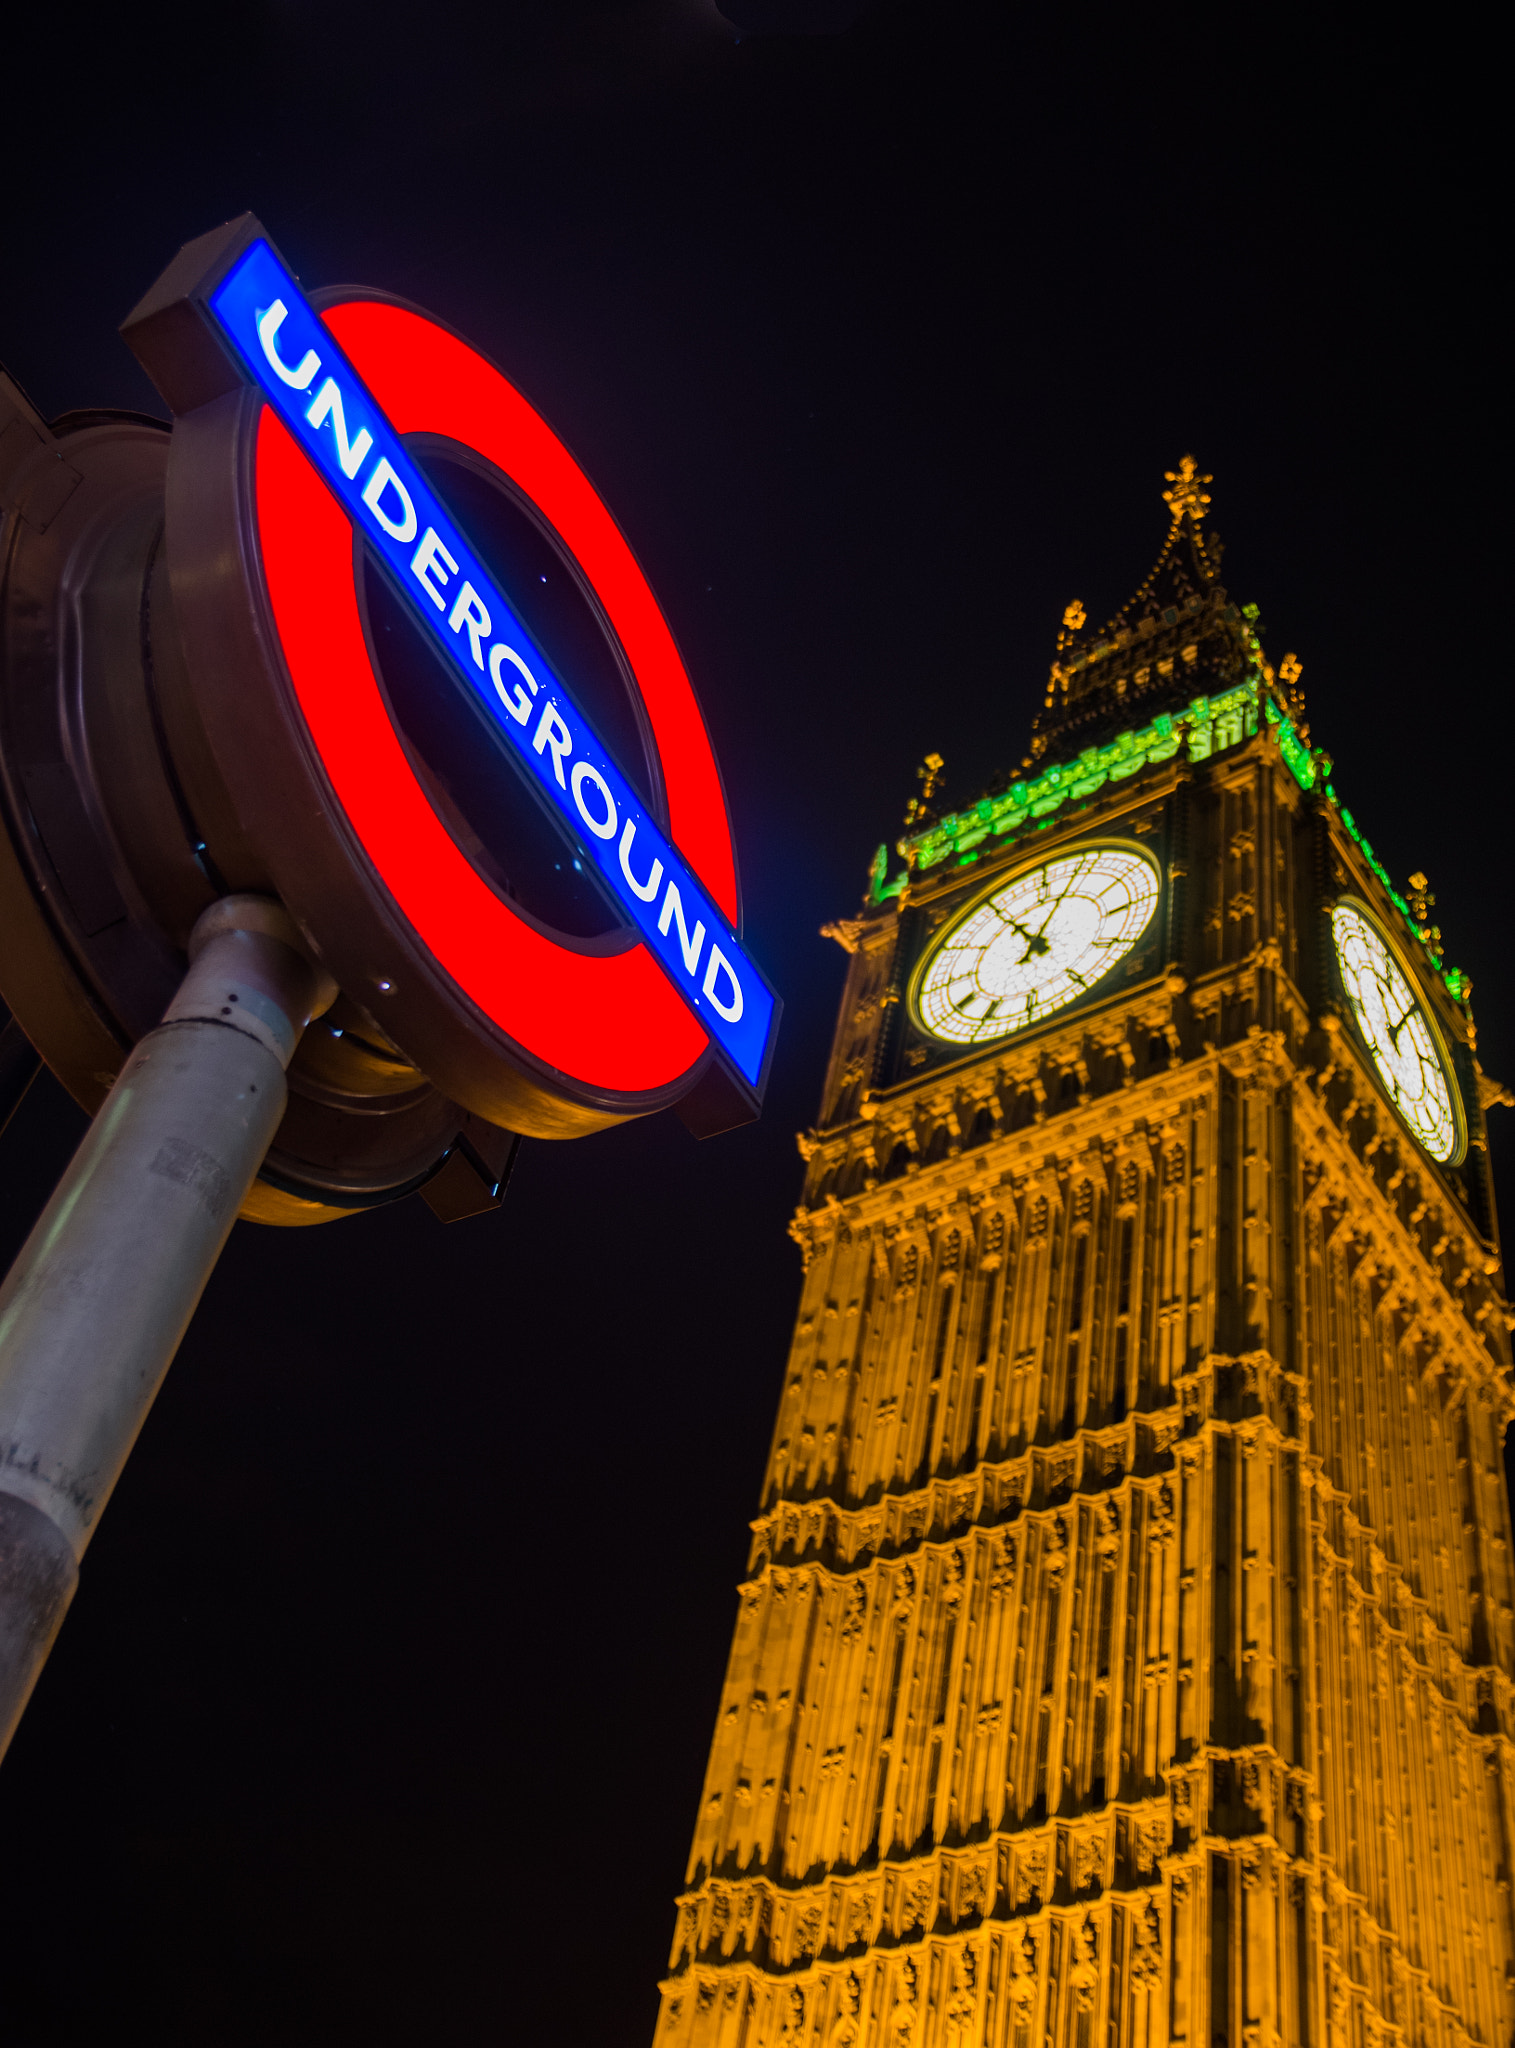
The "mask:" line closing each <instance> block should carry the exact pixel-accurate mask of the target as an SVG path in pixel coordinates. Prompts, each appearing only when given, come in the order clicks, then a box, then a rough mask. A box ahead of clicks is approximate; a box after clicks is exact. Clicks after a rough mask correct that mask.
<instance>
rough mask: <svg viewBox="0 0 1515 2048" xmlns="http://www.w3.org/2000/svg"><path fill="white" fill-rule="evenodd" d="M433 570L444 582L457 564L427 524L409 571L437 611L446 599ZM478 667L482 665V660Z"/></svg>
mask: <svg viewBox="0 0 1515 2048" xmlns="http://www.w3.org/2000/svg"><path fill="white" fill-rule="evenodd" d="M433 572H435V574H436V575H437V576H438V578H439V579H440V581H441V582H443V583H445V582H446V581H447V579H448V577H449V576H456V574H457V573H458V565H457V563H456V562H455V561H454V560H453V558H452V556H451V555H450V554H448V552H447V550H446V548H444V547H443V545H442V543H441V541H440V540H438V538H437V529H436V528H435V527H434V526H428V527H427V529H426V531H425V532H424V533H423V534H422V535H421V545H420V546H419V547H418V548H417V549H416V551H415V553H414V554H413V555H412V556H411V558H410V573H411V575H412V576H414V577H415V579H416V581H417V583H419V584H420V586H421V588H422V589H423V590H424V591H425V592H426V595H427V596H428V597H429V598H430V599H431V601H432V603H433V604H434V605H435V606H436V608H437V610H438V611H439V612H445V611H446V609H447V600H446V598H445V597H443V595H442V593H441V591H440V589H439V588H438V587H437V584H435V583H433V582H432V580H431V579H432V575H433ZM479 666H480V668H482V667H483V666H484V664H483V663H482V662H480V664H479Z"/></svg>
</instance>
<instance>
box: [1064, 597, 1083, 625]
mask: <svg viewBox="0 0 1515 2048" xmlns="http://www.w3.org/2000/svg"><path fill="white" fill-rule="evenodd" d="M1088 617H1089V614H1088V613H1087V612H1086V611H1085V610H1084V601H1083V599H1082V598H1081V597H1076V598H1074V600H1073V602H1072V604H1070V605H1069V606H1068V609H1067V610H1066V611H1065V612H1064V613H1063V626H1064V629H1065V630H1066V631H1067V632H1069V633H1081V632H1082V631H1083V629H1084V625H1085V623H1086V621H1087V620H1088Z"/></svg>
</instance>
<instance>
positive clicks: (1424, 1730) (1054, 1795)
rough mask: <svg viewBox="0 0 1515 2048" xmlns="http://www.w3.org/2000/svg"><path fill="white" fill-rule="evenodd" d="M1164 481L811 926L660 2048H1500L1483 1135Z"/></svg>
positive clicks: (1286, 680) (1503, 1957)
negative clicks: (739, 1544) (859, 891)
mask: <svg viewBox="0 0 1515 2048" xmlns="http://www.w3.org/2000/svg"><path fill="white" fill-rule="evenodd" d="M1208 481H1209V479H1208V478H1206V477H1203V476H1200V475H1199V474H1198V473H1197V472H1196V470H1195V467H1194V464H1193V462H1192V461H1191V460H1190V459H1188V458H1186V459H1185V461H1184V463H1183V464H1182V465H1181V466H1180V468H1179V469H1178V470H1177V471H1176V472H1175V473H1174V474H1173V475H1172V476H1171V477H1170V478H1169V489H1168V490H1167V491H1166V492H1165V493H1164V496H1165V497H1166V499H1167V501H1168V505H1169V509H1170V512H1171V515H1172V517H1171V526H1170V530H1169V533H1168V537H1167V541H1166V543H1165V545H1164V547H1163V550H1162V553H1161V555H1160V557H1159V560H1158V562H1157V565H1156V567H1155V568H1154V570H1153V572H1152V574H1151V575H1150V576H1149V577H1148V578H1147V580H1146V581H1145V582H1144V583H1143V584H1142V585H1141V587H1140V589H1139V590H1138V591H1137V593H1136V595H1135V597H1134V598H1133V599H1132V600H1131V602H1130V603H1129V604H1128V605H1127V606H1126V607H1125V608H1124V610H1123V611H1121V612H1120V613H1118V614H1117V615H1116V616H1115V617H1114V618H1113V619H1112V620H1111V621H1110V623H1109V624H1108V625H1106V626H1105V627H1104V628H1103V629H1101V630H1099V631H1094V630H1092V628H1091V627H1090V625H1089V623H1088V622H1087V621H1086V619H1085V616H1084V612H1083V608H1082V606H1081V605H1078V604H1074V605H1070V606H1069V608H1068V611H1067V613H1066V615H1065V619H1064V625H1063V631H1062V633H1061V635H1060V637H1059V640H1058V645H1057V651H1056V658H1055V660H1054V662H1053V664H1052V672H1051V680H1050V683H1049V685H1048V689H1047V697H1046V703H1045V706H1044V708H1043V711H1042V713H1041V714H1040V717H1039V720H1038V724H1037V730H1036V733H1035V735H1034V738H1033V741H1032V750H1031V754H1030V756H1029V758H1028V759H1027V761H1026V762H1025V763H1023V764H1022V771H1021V772H1020V773H1019V774H1018V775H1017V776H1016V777H1015V778H1014V779H1012V780H1010V781H1009V782H1008V783H1004V782H1002V783H1001V784H1000V786H998V787H997V788H991V790H990V791H989V793H988V794H986V795H985V796H984V797H983V798H982V799H981V800H980V801H979V802H977V803H973V804H970V805H968V806H967V807H965V808H964V809H961V810H959V811H957V812H955V813H953V814H952V815H950V816H942V817H937V816H936V815H935V813H934V812H933V810H932V808H931V805H932V797H933V791H934V786H935V779H936V771H937V769H939V767H940V763H939V762H934V761H933V762H932V763H928V768H927V771H926V781H925V788H924V790H923V792H922V795H921V796H920V797H919V798H917V799H916V800H915V801H914V803H913V804H912V811H911V816H910V818H909V820H908V821H907V827H906V836H905V838H903V839H902V840H901V842H900V853H901V855H902V857H903V861H904V869H903V872H896V873H895V874H894V875H893V876H892V877H891V874H890V867H891V865H892V863H890V862H889V861H888V860H887V859H886V857H885V853H884V850H883V849H882V848H881V849H880V852H879V856H878V858H877V859H876V860H875V863H874V867H873V871H872V875H871V878H870V885H869V890H868V895H867V900H866V902H865V905H864V907H863V910H862V913H861V914H860V915H859V916H857V917H855V918H849V919H847V920H845V921H843V922H840V923H838V924H837V925H835V926H831V927H828V931H829V932H830V934H831V935H832V936H834V937H836V938H837V939H839V940H840V942H841V944H842V945H843V946H844V947H845V949H846V951H847V954H848V956H849V957H848V973H847V985H846V991H845V994H844V996H843V999H842V1005H841V1014H840V1018H839V1021H838V1025H837V1031H836V1039H835V1046H834V1050H833V1053H832V1058H831V1065H830V1070H829V1073H828V1075H827V1078H826V1086H825V1093H824V1098H823V1104H822V1113H821V1117H820V1121H819V1123H818V1125H817V1128H816V1129H815V1130H814V1131H813V1132H811V1133H810V1134H808V1135H807V1136H806V1137H804V1138H803V1139H802V1140H801V1146H800V1149H801V1151H802V1153H803V1154H804V1157H805V1160H806V1162H807V1172H806V1183H805V1192H804V1199H803V1203H802V1205H801V1207H800V1210H799V1213H798V1215H797V1218H796V1220H795V1223H794V1226H793V1228H794V1233H795V1235H796V1237H797V1238H798V1240H799V1243H800V1247H801V1250H802V1253H803V1255H804V1262H805V1278H804V1290H803V1297H802V1301H801V1305H800V1312H799V1318H798V1323H797V1326H796V1329H795V1335H794V1345H793V1350H792V1352H791V1354H790V1359H789V1366H788V1371H787V1373H786V1375H785V1380H784V1388H783V1395H782V1399H781V1402H780V1408H779V1417H778V1423H777V1427H776V1429H775V1432H774V1439H773V1449H772V1453H771V1456H770V1458H769V1463H768V1471H767V1477H766V1480H765V1482H764V1489H763V1498H762V1511H761V1513H760V1514H759V1516H758V1518H757V1519H756V1521H755V1522H754V1523H753V1531H754V1534H753V1542H752V1552H751V1565H750V1569H749V1573H748V1576H747V1578H746V1580H745V1581H744V1583H743V1585H742V1587H741V1589H740V1611H739V1614H738V1618H737V1624H736V1632H735V1640H734V1642H733V1645H732V1651H731V1659H730V1665H729V1669H728V1673H727V1678H726V1685H725V1691H724V1694H723V1696H722V1700H721V1706H720V1712H719V1718H718V1722H717V1726H716V1731H715V1737H714V1741H713V1744H712V1748H711V1754H710V1763H709V1768H708V1771H707V1774H706V1779H705V1789H704V1793H703V1796H702V1801H701V1807H700V1813H699V1818H698V1823H697V1827H696V1831H695V1837H694V1844H693V1848H692V1850H691V1853H690V1860H689V1871H688V1889H687V1891H686V1892H685V1893H684V1895H683V1896H682V1898H681V1899H680V1901H679V1905H678V1922H677V1930H676V1934H675V1938H674V1944H673V1953H672V1959H671V1969H670V1974H669V1976H668V1977H667V1979H666V1980H665V1982H664V1985H663V2003H662V2010H661V2015H660V2019H659V2029H658V2033H657V2037H656V2039H657V2044H658V2048H832V2044H838V2043H840V2044H857V2048H1117V2044H1126V2043H1131V2044H1140V2048H1154V2044H1157V2043H1160V2042H1163V2043H1166V2042H1186V2043H1189V2044H1192V2048H1220V2044H1225V2048H1316V2044H1318V2048H1369V2044H1370V2043H1372V2044H1388V2043H1391V2042H1392V2043H1395V2044H1403V2048H1453V2044H1457V2048H1463V2044H1466V2043H1473V2042H1478V2043H1482V2044H1489V2048H1506V2044H1508V2043H1509V2042H1510V2041H1511V2038H1512V2030H1515V1902H1512V1895H1511V1877H1512V1870H1515V1861H1512V1858H1515V1844H1512V1825H1515V1751H1512V1748H1511V1742H1510V1736H1511V1734H1512V1733H1515V1719H1512V1712H1515V1702H1512V1694H1511V1678H1512V1672H1515V1664H1512V1655H1515V1644H1512V1612H1511V1602H1512V1595H1515V1584H1512V1560H1511V1548H1510V1536H1511V1530H1510V1513H1509V1506H1508V1500H1507V1496H1506V1491H1505V1481H1504V1474H1503V1466H1502V1458H1501V1446H1502V1442H1503V1437H1504V1430H1505V1425H1506V1421H1507V1419H1508V1417H1509V1416H1510V1414H1511V1411H1512V1396H1511V1386H1512V1378H1511V1368H1510V1343H1509V1330H1510V1327H1511V1318H1510V1317H1509V1316H1508V1315H1507V1313H1506V1307H1505V1302H1504V1298H1503V1295H1502V1292H1501V1275H1500V1262H1499V1251H1498V1242H1497V1234H1496V1224H1495V1219H1494V1210H1493V1202H1492V1196H1491V1190H1490V1183H1489V1173H1488V1157H1487V1151H1486V1149H1485V1143H1484V1127H1483V1110H1484V1107H1485V1106H1486V1104H1487V1103H1489V1102H1490V1101H1491V1100H1493V1099H1495V1098H1497V1097H1498V1096H1499V1095H1501V1094H1502V1092H1503V1091H1501V1090H1499V1089H1498V1088H1496V1087H1495V1086H1494V1084H1492V1083H1490V1082H1488V1081H1487V1080H1486V1079H1485V1078H1484V1077H1483V1076H1482V1074H1481V1072H1480V1069H1479V1067H1478V1063H1477V1060H1476V1058H1475V1052H1474V1045H1475V1039H1474V1029H1473V1022H1472V1017H1471V1014H1470V1011H1469V1007H1468V992H1469V984H1468V981H1467V979H1466V977H1465V976H1463V975H1460V974H1459V973H1458V972H1457V971H1456V970H1455V969H1452V968H1449V967H1448V965H1447V964H1446V962H1445V961H1444V959H1443V958H1442V955H1441V935H1440V932H1439V930H1438V929H1437V928H1436V927H1435V926H1434V925H1432V924H1431V923H1430V922H1429V921H1428V920H1429V917H1430V904H1431V898H1430V896H1429V895H1428V894H1427V891H1426V886H1425V881H1424V877H1422V876H1415V877H1413V878H1412V880H1411V885H1410V886H1409V887H1408V888H1407V890H1406V891H1405V892H1404V893H1400V892H1399V891H1398V890H1397V889H1396V888H1395V886H1394V884H1393V882H1392V881H1391V880H1390V878H1389V876H1388V875H1387V873H1386V872H1385V870H1384V868H1383V867H1382V866H1381V865H1380V863H1379V862H1378V860H1377V859H1376V858H1375V856H1374V854H1373V852H1372V849H1371V847H1370V846H1369V844H1368V842H1367V840H1366V839H1365V838H1364V837H1363V835H1362V832H1361V830H1360V828H1359V826H1358V825H1357V824H1356V822H1355V821H1354V819H1353V817H1352V815H1351V813H1350V812H1349V811H1347V810H1346V809H1344V808H1343V806H1342V803H1341V802H1340V801H1339V800H1338V797H1337V794H1336V791H1335V788H1334V786H1333V767H1332V763H1331V761H1330V759H1329V757H1328V756H1327V755H1326V754H1325V753H1323V752H1321V751H1320V750H1319V749H1314V748H1312V746H1311V743H1310V735H1309V728H1308V726H1307V725H1306V724H1305V722H1304V705H1303V699H1302V696H1301V694H1300V691H1299V687H1298V685H1299V673H1300V666H1299V663H1298V662H1297V661H1296V660H1295V659H1294V658H1293V657H1292V656H1286V657H1285V659H1284V660H1283V661H1282V663H1281V664H1280V666H1279V668H1278V669H1277V670H1276V671H1275V670H1274V668H1273V667H1272V666H1271V665H1270V663H1269V661H1268V660H1267V658H1266V656H1265V654H1264V651H1263V647H1262V643H1261V639H1260V628H1259V626H1258V623H1257V612H1256V607H1255V606H1250V605H1244V606H1238V605H1236V604H1234V603H1233V602H1232V601H1231V599H1230V597H1229V596H1228V594H1227V592H1226V590H1225V589H1224V588H1223V587H1222V585H1221V582H1220V579H1219V567H1220V549H1219V544H1218V542H1217V541H1216V539H1215V538H1214V536H1213V534H1211V533H1210V532H1209V530H1208V529H1207V527H1206V525H1205V523H1204V520H1205V513H1206V509H1207V507H1208V504H1209V499H1208V497H1207V496H1206V495H1205V493H1204V489H1203V486H1204V485H1205V484H1206V483H1207V482H1208ZM1070 878H1071V879H1070ZM1049 905H1050V906H1051V907H1050V908H1048V906H1049Z"/></svg>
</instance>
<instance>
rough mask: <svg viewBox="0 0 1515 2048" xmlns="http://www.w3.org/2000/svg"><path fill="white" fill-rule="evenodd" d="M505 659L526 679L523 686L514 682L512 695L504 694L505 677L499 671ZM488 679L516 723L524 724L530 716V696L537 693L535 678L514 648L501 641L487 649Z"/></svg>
mask: <svg viewBox="0 0 1515 2048" xmlns="http://www.w3.org/2000/svg"><path fill="white" fill-rule="evenodd" d="M507 661H508V662H509V663H510V665H511V667H512V668H517V669H519V670H520V672H521V674H522V675H523V676H524V677H525V679H526V680H525V687H524V688H523V687H522V685H521V684H520V683H517V684H516V687H515V695H514V696H513V697H512V696H507V695H506V692H505V679H504V677H503V676H502V675H501V673H500V670H501V667H502V665H503V664H504V663H505V662H507ZM489 680H490V681H491V682H492V683H493V684H494V687H495V694H496V696H497V697H498V698H499V700H500V702H501V703H502V704H503V705H504V706H505V709H506V710H507V711H508V712H509V713H510V715H511V717H512V718H513V719H514V720H515V722H516V724H517V725H524V724H525V723H526V721H527V719H528V718H530V716H531V697H534V696H535V695H536V694H537V679H536V677H535V676H534V675H533V674H532V672H531V670H530V669H529V668H528V667H527V666H526V664H525V662H524V661H522V659H521V657H520V655H519V654H517V653H516V651H515V649H514V648H513V647H507V646H505V644H504V642H503V641H502V642H500V643H499V644H498V645H497V646H494V647H491V648H490V650H489ZM527 690H530V692H531V697H528V696H527V694H526V691H527Z"/></svg>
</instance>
